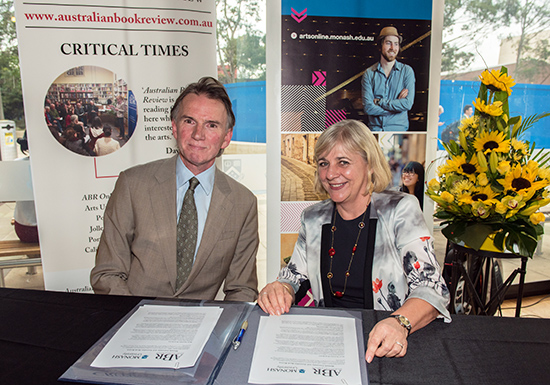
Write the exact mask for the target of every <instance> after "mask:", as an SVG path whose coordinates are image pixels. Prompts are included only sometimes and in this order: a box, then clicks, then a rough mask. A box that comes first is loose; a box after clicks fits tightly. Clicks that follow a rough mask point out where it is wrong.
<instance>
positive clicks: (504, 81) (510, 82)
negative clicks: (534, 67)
mask: <svg viewBox="0 0 550 385" xmlns="http://www.w3.org/2000/svg"><path fill="white" fill-rule="evenodd" d="M479 79H480V80H481V82H482V83H483V84H485V85H486V86H487V88H489V89H491V90H493V91H506V92H508V96H510V95H511V94H512V87H513V86H515V85H516V82H515V81H514V79H512V77H510V76H508V75H507V74H505V73H502V72H500V70H491V71H490V72H489V71H488V70H485V71H483V72H482V73H481V75H480V76H479Z"/></svg>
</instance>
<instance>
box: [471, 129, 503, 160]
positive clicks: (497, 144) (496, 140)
mask: <svg viewBox="0 0 550 385" xmlns="http://www.w3.org/2000/svg"><path fill="white" fill-rule="evenodd" d="M474 148H475V149H476V151H482V152H483V153H484V154H488V153H490V152H491V151H496V152H508V151H510V140H509V139H506V136H505V135H504V133H503V132H498V131H490V132H489V131H484V132H482V133H481V135H480V136H479V137H477V138H476V139H475V140H474Z"/></svg>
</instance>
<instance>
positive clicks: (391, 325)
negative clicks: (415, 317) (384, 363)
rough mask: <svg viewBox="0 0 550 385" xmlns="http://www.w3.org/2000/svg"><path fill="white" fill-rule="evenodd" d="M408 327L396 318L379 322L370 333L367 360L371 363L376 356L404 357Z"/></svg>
mask: <svg viewBox="0 0 550 385" xmlns="http://www.w3.org/2000/svg"><path fill="white" fill-rule="evenodd" d="M407 335H408V333H407V329H405V328H404V327H403V326H401V325H399V322H397V321H396V319H395V318H386V319H383V320H382V321H380V322H378V323H377V324H376V325H374V327H373V328H372V330H371V332H370V333H369V340H368V342H367V352H366V353H365V360H367V362H368V363H371V362H372V360H373V358H374V356H376V357H403V356H404V355H405V354H406V353H407Z"/></svg>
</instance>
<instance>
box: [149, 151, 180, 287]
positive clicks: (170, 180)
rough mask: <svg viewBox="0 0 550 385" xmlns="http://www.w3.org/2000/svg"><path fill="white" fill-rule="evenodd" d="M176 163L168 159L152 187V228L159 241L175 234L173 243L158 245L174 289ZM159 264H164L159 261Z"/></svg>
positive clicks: (175, 268)
mask: <svg viewBox="0 0 550 385" xmlns="http://www.w3.org/2000/svg"><path fill="white" fill-rule="evenodd" d="M176 161H177V156H175V157H172V158H170V159H167V160H166V162H165V163H163V164H162V166H161V167H159V169H158V171H157V173H156V175H155V178H156V180H157V182H158V184H157V185H152V186H151V189H150V190H151V193H150V197H151V206H152V207H153V213H154V214H153V215H154V218H155V220H154V223H151V227H154V229H155V230H156V231H157V234H159V235H158V237H159V238H158V239H162V237H161V236H160V235H161V234H167V233H168V234H169V233H173V237H170V239H173V242H161V244H160V245H158V247H159V249H160V252H161V253H162V261H163V263H164V265H165V267H166V271H167V274H168V276H169V278H170V283H171V284H172V287H173V288H174V290H175V288H176V274H177V267H176V227H177V219H176V213H177V211H176V202H177V197H176V194H177V191H176V189H177V186H176ZM159 263H162V262H161V261H159Z"/></svg>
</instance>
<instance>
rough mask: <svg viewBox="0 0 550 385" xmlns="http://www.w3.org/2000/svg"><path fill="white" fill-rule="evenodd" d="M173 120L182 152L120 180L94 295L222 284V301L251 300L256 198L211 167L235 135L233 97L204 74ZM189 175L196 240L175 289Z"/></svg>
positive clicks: (169, 293)
mask: <svg viewBox="0 0 550 385" xmlns="http://www.w3.org/2000/svg"><path fill="white" fill-rule="evenodd" d="M171 119H172V133H173V135H174V137H175V138H176V141H177V144H178V149H179V155H177V156H175V157H172V158H168V159H162V160H157V161H154V162H151V163H147V164H144V165H139V166H135V167H132V168H130V169H128V170H126V171H123V172H122V173H121V174H120V176H119V178H118V181H117V183H116V186H115V189H114V191H113V193H112V195H111V198H110V199H109V202H108V204H107V207H106V210H105V217H104V230H103V234H102V236H101V241H100V243H99V247H98V252H97V255H96V265H95V267H94V268H93V270H92V273H91V283H92V286H93V288H94V292H95V293H98V294H123V295H139V296H155V297H157V296H158V297H177V298H188V299H205V300H210V299H214V297H215V296H216V293H217V292H218V289H219V288H220V286H221V284H222V282H224V281H225V283H224V287H223V291H224V293H225V299H226V300H233V301H254V300H255V299H256V297H257V293H258V291H257V284H258V283H257V276H256V252H257V250H258V243H259V240H258V212H257V203H256V197H255V196H254V195H253V194H252V193H251V192H250V191H249V190H248V189H247V188H246V187H244V186H242V185H241V184H239V183H238V182H236V181H235V180H233V179H232V178H231V177H229V176H227V175H226V174H224V173H223V172H221V171H220V170H218V169H217V168H216V166H215V165H214V162H215V159H216V157H217V156H219V155H221V153H222V152H223V150H224V149H225V148H226V147H227V146H228V145H229V142H230V141H231V137H232V134H233V127H234V125H235V116H234V115H233V111H232V108H231V100H230V99H229V97H228V95H227V92H226V91H225V88H224V87H223V85H222V84H221V83H219V82H218V81H217V80H215V79H213V78H209V77H206V78H202V79H200V80H199V81H198V82H197V83H192V84H190V85H189V86H188V87H187V88H186V89H185V90H184V91H183V92H182V93H181V95H180V96H179V97H178V99H177V100H176V102H175V103H174V106H173V107H172V111H171ZM193 177H194V178H193ZM191 179H198V185H197V187H196V188H194V199H195V202H196V214H197V215H196V217H197V220H196V221H197V222H198V226H197V227H198V230H197V237H196V238H197V240H196V248H195V249H194V250H195V254H194V260H193V261H192V267H190V272H189V275H188V277H187V278H186V280H185V281H184V282H183V284H181V286H179V287H178V285H177V284H176V280H177V279H178V280H179V278H180V277H178V274H179V273H178V267H177V266H180V264H179V262H178V261H177V259H178V258H179V257H176V255H177V254H178V253H179V251H178V252H177V251H176V250H177V246H176V237H177V235H176V234H177V230H176V228H177V227H178V218H180V212H181V210H182V209H181V207H182V202H184V199H187V198H184V195H185V194H186V191H187V190H188V189H191V188H190V184H191V183H190V180H191ZM178 231H179V230H178ZM178 242H180V241H179V238H178ZM192 257H193V256H192ZM180 282H181V281H180Z"/></svg>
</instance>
